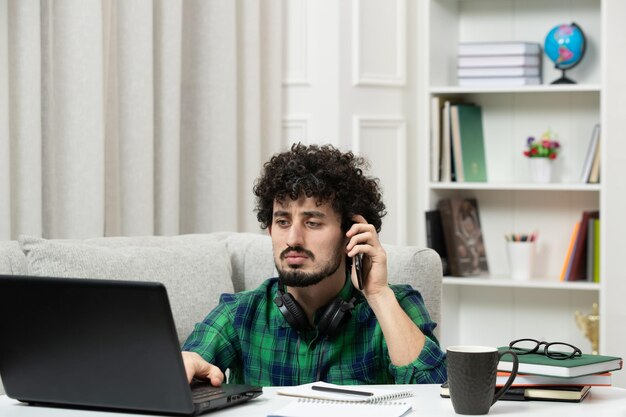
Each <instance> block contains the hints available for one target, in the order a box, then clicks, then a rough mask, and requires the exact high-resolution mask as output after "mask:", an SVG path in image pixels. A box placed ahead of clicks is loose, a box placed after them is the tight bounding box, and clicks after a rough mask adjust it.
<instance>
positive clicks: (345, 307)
mask: <svg viewBox="0 0 626 417" xmlns="http://www.w3.org/2000/svg"><path fill="white" fill-rule="evenodd" d="M353 308H354V303H353V302H346V301H345V300H343V299H342V298H339V297H337V298H335V299H334V300H333V301H332V302H331V303H330V304H329V305H328V307H326V309H325V310H324V314H322V316H321V317H320V321H319V322H318V324H317V330H318V331H319V334H320V335H326V336H328V338H332V337H334V336H335V334H337V331H338V330H339V329H341V327H342V326H343V325H344V323H345V322H346V321H347V320H348V319H349V318H350V316H351V315H352V309H353Z"/></svg>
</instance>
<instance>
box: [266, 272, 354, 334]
mask: <svg viewBox="0 0 626 417" xmlns="http://www.w3.org/2000/svg"><path fill="white" fill-rule="evenodd" d="M353 293H354V289H353ZM355 300H356V298H355V297H354V294H353V295H352V296H351V297H350V300H349V301H346V300H344V299H343V298H341V297H339V296H337V297H335V298H334V299H333V300H332V301H331V302H330V303H328V304H327V305H326V307H324V312H323V313H322V316H321V317H320V320H319V323H318V324H317V331H318V332H319V336H320V337H324V336H326V337H328V338H332V337H334V336H335V335H336V334H337V332H338V331H339V330H340V329H341V328H342V327H343V325H344V324H345V323H346V322H347V321H348V320H349V319H350V316H352V310H353V309H354V302H355ZM274 303H275V304H276V305H277V306H278V309H279V310H280V312H281V313H282V315H283V317H284V318H285V320H287V323H289V325H290V326H291V327H292V328H294V329H295V330H297V331H298V332H301V331H305V330H313V326H311V324H310V323H309V320H308V319H307V317H306V314H305V313H304V311H303V310H302V307H300V304H298V302H297V301H296V299H295V298H293V296H292V295H291V294H289V293H288V292H286V291H285V290H284V289H283V288H282V284H281V282H280V278H279V280H278V295H277V296H276V298H274Z"/></svg>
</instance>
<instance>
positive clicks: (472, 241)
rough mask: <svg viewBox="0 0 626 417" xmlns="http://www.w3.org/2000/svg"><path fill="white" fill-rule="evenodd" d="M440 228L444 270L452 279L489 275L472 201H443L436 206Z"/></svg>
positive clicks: (474, 203)
mask: <svg viewBox="0 0 626 417" xmlns="http://www.w3.org/2000/svg"><path fill="white" fill-rule="evenodd" d="M437 209H438V210H439V212H440V216H441V224H442V227H443V234H444V240H445V243H446V252H447V255H448V267H449V269H450V274H451V275H453V276H459V277H461V276H474V275H482V274H485V273H488V272H489V267H488V263H487V254H486V251H485V244H484V242H483V234H482V231H481V227H480V216H479V212H478V202H477V201H476V199H475V198H458V197H453V198H444V199H442V200H439V202H438V203H437Z"/></svg>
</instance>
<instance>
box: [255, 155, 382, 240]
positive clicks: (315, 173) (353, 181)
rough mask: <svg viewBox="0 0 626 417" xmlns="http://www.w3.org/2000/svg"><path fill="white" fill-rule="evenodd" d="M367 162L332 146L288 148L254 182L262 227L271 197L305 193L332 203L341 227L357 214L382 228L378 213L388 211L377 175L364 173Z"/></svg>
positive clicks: (269, 211)
mask: <svg viewBox="0 0 626 417" xmlns="http://www.w3.org/2000/svg"><path fill="white" fill-rule="evenodd" d="M368 167H369V163H368V161H367V160H366V159H365V158H363V157H361V156H355V155H354V154H353V153H352V152H346V153H343V152H341V151H340V150H339V149H336V148H334V147H333V146H331V145H324V146H318V145H309V146H305V145H303V144H301V143H297V144H293V145H292V146H291V150H289V151H287V152H283V153H279V154H276V155H274V156H273V157H272V158H271V159H270V160H269V161H268V162H266V163H265V165H264V166H263V172H262V175H261V177H260V178H259V179H257V181H256V182H255V184H254V188H253V192H254V195H255V196H256V212H257V219H258V220H259V222H260V223H261V227H262V228H263V229H266V228H267V227H269V226H270V225H271V223H272V213H273V206H274V201H275V200H277V201H281V202H282V201H285V199H286V198H289V199H292V200H297V199H298V198H300V197H301V196H303V195H304V196H306V197H313V198H315V199H316V200H317V203H318V204H323V203H325V202H330V203H331V205H332V207H333V209H334V210H335V211H336V212H337V213H338V214H339V215H340V216H341V227H342V229H343V230H344V231H347V230H348V229H349V228H350V225H351V224H352V216H354V215H355V214H360V215H362V216H363V217H365V219H366V220H367V222H368V223H370V224H372V225H373V226H374V227H375V228H376V231H377V232H380V228H381V226H382V217H383V216H384V215H385V214H387V213H386V211H385V204H384V203H383V201H382V193H381V189H380V185H379V180H378V179H377V178H372V177H368V176H366V175H365V174H364V173H363V171H364V170H366V169H367V168H368Z"/></svg>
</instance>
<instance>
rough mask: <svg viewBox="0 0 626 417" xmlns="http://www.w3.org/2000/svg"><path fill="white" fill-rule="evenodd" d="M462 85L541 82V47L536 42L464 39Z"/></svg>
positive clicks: (460, 65)
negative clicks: (473, 40) (474, 40)
mask: <svg viewBox="0 0 626 417" xmlns="http://www.w3.org/2000/svg"><path fill="white" fill-rule="evenodd" d="M457 75H458V80H459V85H460V86H465V87H470V86H481V87H482V86H523V85H537V84H541V46H540V45H539V44H538V43H536V42H520V41H514V42H461V43H459V56H458V73H457Z"/></svg>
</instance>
